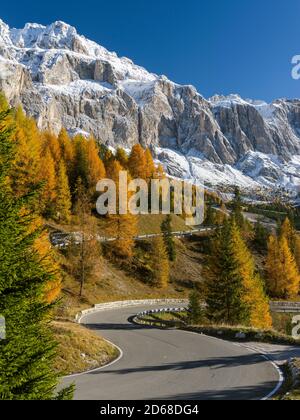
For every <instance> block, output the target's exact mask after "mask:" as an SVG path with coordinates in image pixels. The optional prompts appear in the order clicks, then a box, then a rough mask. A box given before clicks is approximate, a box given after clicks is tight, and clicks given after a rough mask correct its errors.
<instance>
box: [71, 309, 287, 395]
mask: <svg viewBox="0 0 300 420" xmlns="http://www.w3.org/2000/svg"><path fill="white" fill-rule="evenodd" d="M145 309H149V308H146V307H145V306H143V307H140V308H138V307H134V308H125V309H124V308H123V309H119V310H110V311H106V312H99V313H94V314H91V315H88V316H86V317H85V318H84V319H83V320H82V323H83V324H85V325H86V326H87V327H89V328H91V329H93V330H95V331H96V332H97V333H99V335H101V336H103V337H104V338H106V339H108V340H110V341H112V342H113V343H115V344H116V345H117V346H119V347H120V348H121V349H122V352H123V355H122V357H121V358H120V360H119V361H117V362H116V363H114V364H112V365H110V366H108V367H105V368H103V369H101V370H97V371H94V372H90V373H85V374H82V375H79V376H73V377H70V378H66V379H65V380H64V382H63V384H64V385H66V384H70V383H75V385H76V393H75V399H77V400H144V399H146V400H152V399H158V400H185V399H188V400H256V399H264V398H266V397H267V396H268V395H269V394H270V393H272V391H273V390H274V389H275V388H276V386H278V381H279V374H278V371H277V370H276V369H275V367H274V366H273V365H272V364H271V363H270V362H268V361H267V360H266V359H264V358H263V357H262V356H261V355H259V354H255V353H253V352H251V351H250V350H247V349H246V348H243V347H239V346H237V345H235V344H233V343H229V342H226V341H221V340H216V339H213V338H209V337H206V336H202V335H199V334H193V333H188V332H184V331H178V330H159V329H153V328H149V327H139V326H135V325H133V324H131V323H129V322H128V318H129V317H130V316H132V315H135V314H136V313H137V312H140V311H142V310H145Z"/></svg>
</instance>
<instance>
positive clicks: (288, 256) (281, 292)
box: [266, 236, 300, 299]
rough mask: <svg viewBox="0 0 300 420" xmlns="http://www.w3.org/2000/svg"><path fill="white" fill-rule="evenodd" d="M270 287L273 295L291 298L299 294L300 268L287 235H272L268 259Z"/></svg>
mask: <svg viewBox="0 0 300 420" xmlns="http://www.w3.org/2000/svg"><path fill="white" fill-rule="evenodd" d="M266 271H267V278H268V289H269V292H270V294H271V296H272V297H274V298H279V299H291V298H294V297H296V296H297V295H298V293H299V285H300V275H299V270H298V267H297V264H296V261H295V258H294V256H293V253H292V251H291V249H290V247H289V243H288V239H287V238H286V237H285V236H280V237H279V238H276V237H275V236H271V237H270V239H269V242H268V256H267V261H266Z"/></svg>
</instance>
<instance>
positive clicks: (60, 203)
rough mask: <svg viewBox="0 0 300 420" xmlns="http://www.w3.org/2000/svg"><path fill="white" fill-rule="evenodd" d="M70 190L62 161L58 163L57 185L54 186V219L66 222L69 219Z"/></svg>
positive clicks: (70, 206) (70, 205)
mask: <svg viewBox="0 0 300 420" xmlns="http://www.w3.org/2000/svg"><path fill="white" fill-rule="evenodd" d="M71 208H72V201H71V192H70V186H69V181H68V176H67V172H66V167H65V164H64V162H63V161H61V162H60V164H59V169H58V177H57V187H56V202H55V213H56V219H57V220H58V221H60V222H66V223H68V222H69V221H70V219H71Z"/></svg>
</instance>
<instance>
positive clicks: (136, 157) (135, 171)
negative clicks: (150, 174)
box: [128, 144, 147, 179]
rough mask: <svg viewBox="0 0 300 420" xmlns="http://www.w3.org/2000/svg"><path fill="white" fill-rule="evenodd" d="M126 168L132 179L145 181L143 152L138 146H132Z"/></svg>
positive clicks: (145, 171) (145, 172)
mask: <svg viewBox="0 0 300 420" xmlns="http://www.w3.org/2000/svg"><path fill="white" fill-rule="evenodd" d="M128 168H129V171H130V174H131V176H132V178H133V179H137V178H141V179H146V176H147V170H146V157H145V151H144V149H143V148H142V146H141V145H140V144H135V145H134V146H133V148H132V150H131V153H130V156H129V160H128Z"/></svg>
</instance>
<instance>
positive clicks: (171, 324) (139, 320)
mask: <svg viewBox="0 0 300 420" xmlns="http://www.w3.org/2000/svg"><path fill="white" fill-rule="evenodd" d="M187 310H188V309H187V306H185V307H180V308H161V309H150V310H147V311H143V312H139V313H138V314H137V315H135V316H134V317H133V318H132V321H133V322H134V323H136V324H139V325H148V326H151V327H153V326H154V327H157V326H159V327H164V328H165V327H168V328H177V327H179V326H180V327H183V326H186V325H187V324H186V322H184V321H183V320H180V319H178V320H172V321H168V320H160V319H157V320H155V319H146V318H145V317H147V315H155V314H163V313H174V312H175V313H180V312H186V311H187Z"/></svg>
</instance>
